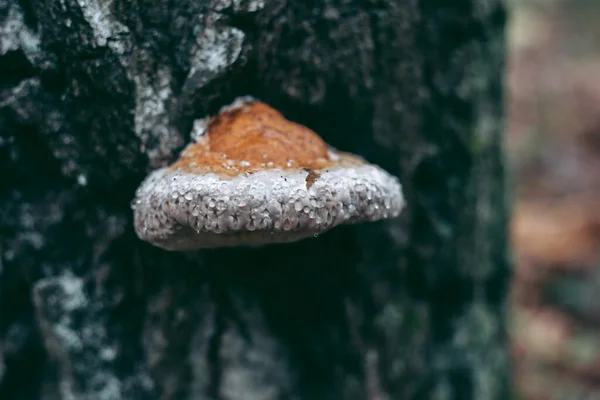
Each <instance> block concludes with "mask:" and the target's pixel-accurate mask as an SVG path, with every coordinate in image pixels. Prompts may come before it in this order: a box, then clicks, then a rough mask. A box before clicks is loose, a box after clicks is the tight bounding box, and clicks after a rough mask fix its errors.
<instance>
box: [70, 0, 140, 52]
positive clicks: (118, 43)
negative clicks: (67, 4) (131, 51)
mask: <svg viewBox="0 0 600 400" xmlns="http://www.w3.org/2000/svg"><path fill="white" fill-rule="evenodd" d="M112 3H113V2H112V1H110V0H102V1H100V0H77V4H79V7H80V8H81V12H82V14H83V17H84V18H85V20H86V22H87V23H88V24H89V26H90V28H92V32H93V34H94V39H95V40H96V44H97V45H98V46H109V47H110V48H111V50H113V51H114V52H115V53H116V54H119V55H122V54H123V53H124V52H125V50H126V47H125V46H124V43H123V41H122V40H121V39H122V38H123V37H124V36H125V35H126V34H128V33H129V29H128V28H127V27H126V26H125V25H123V24H122V23H121V22H119V21H118V20H117V19H116V18H115V17H114V16H113V15H112V14H111V12H110V10H111V8H112ZM117 37H118V38H119V39H120V40H112V39H114V38H117Z"/></svg>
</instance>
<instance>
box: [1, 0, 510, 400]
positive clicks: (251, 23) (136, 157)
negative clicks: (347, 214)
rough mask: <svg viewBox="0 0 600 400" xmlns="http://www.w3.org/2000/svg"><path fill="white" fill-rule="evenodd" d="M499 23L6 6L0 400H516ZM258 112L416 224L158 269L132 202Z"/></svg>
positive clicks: (309, 7) (218, 4)
mask: <svg viewBox="0 0 600 400" xmlns="http://www.w3.org/2000/svg"><path fill="white" fill-rule="evenodd" d="M505 17H506V15H505V10H504V7H503V4H502V2H501V1H500V0H456V1H452V2H445V1H425V0H421V1H392V0H388V1H385V0H373V1H360V0H348V1H335V0H321V1H310V2H309V1H284V0H196V1H191V0H181V1H147V0H136V1H128V0H46V1H41V0H19V1H18V0H0V168H1V169H0V171H1V173H2V175H1V176H2V179H1V181H0V217H1V220H0V221H1V222H0V229H1V230H0V249H1V254H2V257H1V259H0V307H1V308H0V311H1V320H0V398H1V399H17V398H18V399H115V400H117V399H223V400H225V399H227V400H233V399H311V400H312V399H332V400H333V399H357V400H358V399H371V400H375V399H377V400H383V399H461V400H465V399H477V400H487V399H507V398H508V397H509V392H510V391H509V386H510V385H509V380H510V379H509V378H510V376H509V367H510V365H509V357H508V353H507V347H506V324H505V314H506V310H505V299H506V294H507V283H508V279H509V277H510V269H509V263H508V260H507V256H506V247H507V233H506V225H507V211H506V202H505V190H504V170H503V160H502V148H501V142H502V140H501V132H502V128H503V127H502V106H501V105H502V85H501V76H502V69H503V63H504V31H503V30H504V23H505ZM242 95H252V96H254V97H256V98H258V99H260V100H263V101H265V102H266V103H268V104H270V105H272V106H273V107H275V108H277V109H278V110H280V111H281V112H282V113H283V114H284V115H285V116H286V117H288V118H289V119H292V120H294V121H297V122H300V123H302V124H304V125H306V126H308V127H310V128H311V129H313V130H315V131H316V132H317V133H319V134H320V135H321V136H322V137H323V138H324V139H325V140H326V141H327V142H329V143H330V144H332V145H333V146H335V147H336V148H338V149H340V150H344V151H350V152H354V153H357V154H360V155H362V156H364V157H365V158H366V159H367V160H369V161H371V162H373V163H376V164H379V165H380V166H382V167H383V168H385V169H386V170H387V171H389V172H390V173H392V174H394V175H397V176H398V177H399V178H400V180H401V182H402V183H403V185H404V191H405V194H406V198H407V202H408V207H407V209H406V211H405V212H404V213H403V215H402V216H401V217H400V218H399V219H397V220H392V221H388V222H379V223H371V224H362V225H356V226H346V227H338V228H335V229H333V230H332V231H331V232H329V233H325V234H323V235H320V236H319V237H318V238H316V239H307V240H303V241H300V242H297V243H292V244H284V245H271V246H265V247H262V248H235V249H223V250H203V251H198V252H194V253H177V252H166V251H163V250H160V249H158V248H155V247H153V246H151V245H150V244H147V243H144V242H141V241H140V240H139V239H138V238H137V237H136V236H135V234H134V231H133V225H132V210H131V208H130V201H131V199H132V198H133V195H134V191H135V189H136V187H137V185H138V184H139V183H140V182H141V180H142V179H143V178H144V176H145V175H146V174H147V173H148V172H149V171H150V170H152V169H154V168H157V167H159V166H161V165H165V164H166V163H168V162H171V161H173V160H174V158H175V157H176V156H177V154H178V152H179V151H180V150H181V149H182V147H183V146H184V145H185V143H187V142H188V141H189V138H190V131H191V127H192V125H193V121H194V119H197V118H201V117H204V116H206V115H208V114H211V113H214V112H215V111H217V110H218V109H219V108H220V107H221V106H223V105H225V104H228V103H230V102H231V101H232V100H233V99H234V98H235V97H238V96H242Z"/></svg>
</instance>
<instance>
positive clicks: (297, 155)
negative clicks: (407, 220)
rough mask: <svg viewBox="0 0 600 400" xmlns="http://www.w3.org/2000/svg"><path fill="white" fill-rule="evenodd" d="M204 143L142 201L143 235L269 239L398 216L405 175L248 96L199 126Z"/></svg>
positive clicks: (152, 183)
mask: <svg viewBox="0 0 600 400" xmlns="http://www.w3.org/2000/svg"><path fill="white" fill-rule="evenodd" d="M196 128H199V130H200V134H199V135H198V137H197V138H196V142H195V143H192V144H190V145H189V146H188V147H187V148H186V149H184V151H183V152H182V154H181V156H180V158H179V159H178V160H177V161H176V162H175V163H173V164H172V165H170V166H168V167H165V168H161V169H158V170H156V171H154V172H152V173H151V174H150V175H149V176H148V177H147V178H146V179H145V180H144V182H142V184H141V185H140V187H139V188H138V190H137V192H136V197H135V199H134V201H133V203H132V204H133V208H134V224H135V231H136V233H137V235H138V237H139V238H140V239H142V240H146V241H148V242H150V243H152V244H154V245H156V246H158V247H161V248H164V249H166V250H181V251H186V250H188V251H189V250H196V249H201V248H210V247H226V246H243V245H246V246H259V245H264V244H269V243H282V242H292V241H296V240H299V239H303V238H307V237H312V236H316V235H317V234H319V233H321V232H324V231H326V230H328V229H331V228H333V227H334V226H337V225H340V224H349V223H356V222H360V221H376V220H380V219H385V218H394V217H396V216H398V215H399V214H400V211H401V210H402V208H403V207H404V198H403V195H402V188H401V185H400V183H399V182H398V179H397V178H396V177H394V176H392V175H390V174H388V173H387V172H385V171H384V170H383V169H381V168H379V167H378V166H375V165H372V164H368V163H367V162H366V161H364V160H363V159H362V158H360V157H358V156H355V155H352V154H348V153H343V152H339V151H337V150H335V149H333V148H331V147H329V146H328V145H327V144H326V143H325V142H324V141H323V140H322V139H321V138H320V137H319V136H318V135H317V134H316V133H314V132H313V131H311V130H310V129H308V128H306V127H305V126H302V125H299V124H296V123H294V122H291V121H289V120H287V119H285V118H284V117H283V116H282V115H281V114H280V113H279V112H278V111H276V110H275V109H273V108H271V107H270V106H268V105H267V104H265V103H262V102H259V101H256V100H254V99H251V98H248V97H243V98H239V99H237V100H236V101H235V102H234V103H233V104H231V105H230V106H227V107H224V108H223V109H222V110H221V111H220V113H219V114H218V115H216V116H214V117H212V118H206V119H204V120H201V121H200V123H199V124H197V125H196Z"/></svg>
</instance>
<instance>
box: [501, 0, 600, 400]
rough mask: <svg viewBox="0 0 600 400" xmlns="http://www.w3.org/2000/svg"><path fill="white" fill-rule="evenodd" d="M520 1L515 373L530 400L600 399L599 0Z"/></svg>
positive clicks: (514, 139) (515, 43) (514, 36)
mask: <svg viewBox="0 0 600 400" xmlns="http://www.w3.org/2000/svg"><path fill="white" fill-rule="evenodd" d="M511 3H512V4H511V6H512V12H511V14H512V15H511V22H510V29H509V35H508V37H509V57H508V58H509V66H508V75H507V84H508V87H509V92H508V98H507V100H508V103H507V112H508V133H507V135H506V148H507V157H508V158H509V160H508V161H509V166H510V168H511V169H512V176H513V179H514V180H515V182H514V184H515V185H516V189H515V190H516V193H515V195H516V196H515V203H514V214H513V220H512V238H513V246H514V256H515V265H516V271H515V280H514V283H513V288H512V289H513V290H512V298H511V303H512V304H511V335H512V340H511V343H512V351H513V353H514V356H515V362H516V365H515V370H514V371H515V379H516V382H517V387H518V391H519V396H520V398H522V399H562V400H567V399H592V398H593V399H598V398H600V1H598V0H554V1H552V0H513V1H512V2H511Z"/></svg>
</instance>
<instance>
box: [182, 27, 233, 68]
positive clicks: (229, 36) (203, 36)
mask: <svg viewBox="0 0 600 400" xmlns="http://www.w3.org/2000/svg"><path fill="white" fill-rule="evenodd" d="M243 41H244V32H242V31H241V30H239V29H237V28H232V27H222V26H219V27H217V28H213V27H210V28H209V27H205V28H204V29H203V30H202V31H201V32H199V33H198V37H197V39H196V43H197V45H198V46H197V47H193V48H192V49H191V51H190V70H189V72H188V78H191V77H192V76H193V75H194V74H196V73H197V72H198V71H200V72H209V71H210V72H218V71H223V70H225V69H226V68H227V67H229V66H230V65H231V64H233V63H234V62H235V60H237V59H238V57H239V56H240V53H241V51H242V43H243Z"/></svg>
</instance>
